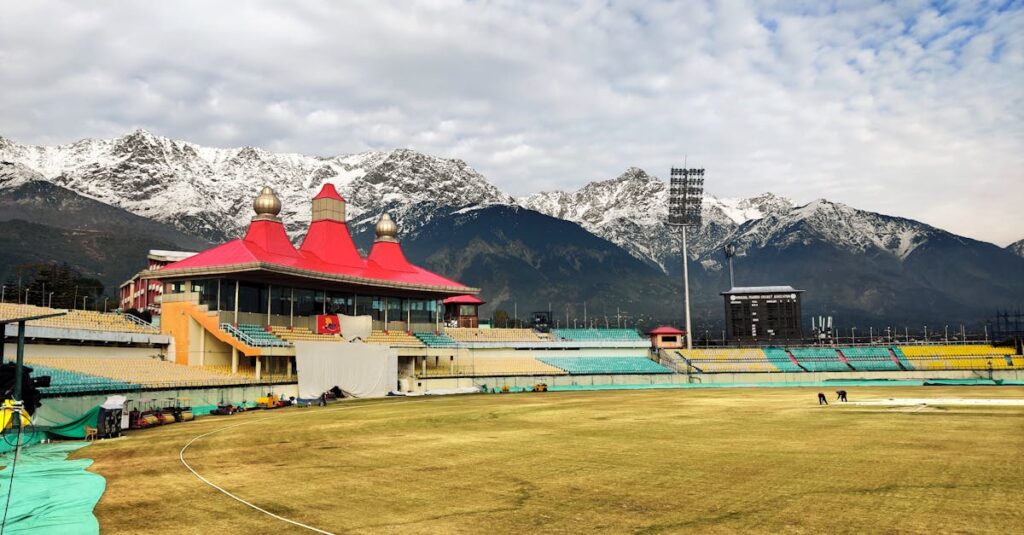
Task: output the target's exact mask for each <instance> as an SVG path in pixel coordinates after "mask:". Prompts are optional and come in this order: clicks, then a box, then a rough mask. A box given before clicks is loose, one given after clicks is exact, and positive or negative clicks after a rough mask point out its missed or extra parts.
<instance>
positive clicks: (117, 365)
mask: <svg viewBox="0 0 1024 535" xmlns="http://www.w3.org/2000/svg"><path fill="white" fill-rule="evenodd" d="M29 362H30V365H31V366H33V367H35V366H40V367H45V368H47V369H50V370H60V371H63V372H65V373H72V374H79V375H89V376H93V377H99V378H102V379H103V380H104V381H108V382H110V383H111V384H114V385H117V386H115V387H112V388H102V389H103V390H122V389H123V390H133V389H134V390H137V389H139V388H140V387H150V388H157V387H174V386H205V385H229V384H243V383H246V382H252V381H253V380H254V379H255V373H254V372H252V373H246V368H240V369H239V371H240V373H239V374H238V375H231V373H230V371H231V370H230V367H220V368H216V367H212V366H210V367H198V366H182V365H178V364H174V363H173V362H167V361H162V360H157V359H150V358H143V359H138V358H133V359H126V358H94V357H88V358H86V357H63V358H32V359H29ZM123 385H129V386H127V387H125V386H123ZM79 391H82V390H79Z"/></svg>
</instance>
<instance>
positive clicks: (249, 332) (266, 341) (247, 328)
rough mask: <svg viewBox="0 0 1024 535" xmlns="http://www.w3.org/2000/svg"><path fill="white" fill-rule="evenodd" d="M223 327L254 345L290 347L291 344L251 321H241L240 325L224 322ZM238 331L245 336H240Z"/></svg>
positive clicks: (243, 340)
mask: <svg viewBox="0 0 1024 535" xmlns="http://www.w3.org/2000/svg"><path fill="white" fill-rule="evenodd" d="M221 329H223V330H224V331H226V332H227V333H229V334H231V335H232V336H235V337H236V338H238V339H239V340H241V341H242V342H245V343H248V344H250V345H252V346H253V347H289V346H290V345H291V344H289V343H288V342H286V341H284V340H282V339H280V338H278V337H277V336H276V335H274V333H272V332H270V331H268V330H266V328H264V327H262V326H260V325H253V324H251V323H239V324H238V325H231V324H230V323H222V324H221ZM238 333H241V334H242V335H244V336H238Z"/></svg>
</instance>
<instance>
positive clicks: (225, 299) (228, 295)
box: [220, 280, 235, 310]
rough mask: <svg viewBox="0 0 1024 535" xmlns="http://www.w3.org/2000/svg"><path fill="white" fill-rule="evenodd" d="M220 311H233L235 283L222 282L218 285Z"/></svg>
mask: <svg viewBox="0 0 1024 535" xmlns="http://www.w3.org/2000/svg"><path fill="white" fill-rule="evenodd" d="M220 307H221V310H234V309H235V281H233V280H222V281H221V283H220Z"/></svg>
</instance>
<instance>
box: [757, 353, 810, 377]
mask: <svg viewBox="0 0 1024 535" xmlns="http://www.w3.org/2000/svg"><path fill="white" fill-rule="evenodd" d="M764 356H765V357H767V358H768V361H769V362H771V363H772V365H773V366H775V367H776V368H778V369H779V370H780V371H784V372H802V371H807V370H804V369H803V368H801V367H800V366H797V364H796V363H795V362H793V361H792V360H791V359H790V358H789V353H787V352H786V350H785V349H782V348H779V347H766V348H764Z"/></svg>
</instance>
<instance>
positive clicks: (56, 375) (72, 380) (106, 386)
mask: <svg viewBox="0 0 1024 535" xmlns="http://www.w3.org/2000/svg"><path fill="white" fill-rule="evenodd" d="M47 362H49V361H47ZM27 365H28V366H30V367H31V368H32V376H33V377H39V376H42V375H49V376H50V386H49V387H46V388H40V389H39V392H40V393H42V394H49V395H56V394H82V393H89V392H114V391H129V390H139V389H140V388H142V385H138V384H132V383H131V382H130V381H121V380H117V379H111V378H109V377H103V376H101V375H95V374H94V373H84V372H82V371H75V370H72V369H66V368H63V367H56V366H53V365H51V366H46V365H43V364H39V363H38V362H36V361H31V362H28V361H27ZM89 371H90V372H92V370H89Z"/></svg>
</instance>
